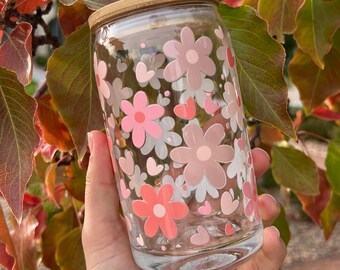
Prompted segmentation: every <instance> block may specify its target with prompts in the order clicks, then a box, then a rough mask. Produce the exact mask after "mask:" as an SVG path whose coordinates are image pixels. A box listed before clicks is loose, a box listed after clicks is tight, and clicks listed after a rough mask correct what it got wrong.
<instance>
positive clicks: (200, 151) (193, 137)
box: [170, 124, 234, 189]
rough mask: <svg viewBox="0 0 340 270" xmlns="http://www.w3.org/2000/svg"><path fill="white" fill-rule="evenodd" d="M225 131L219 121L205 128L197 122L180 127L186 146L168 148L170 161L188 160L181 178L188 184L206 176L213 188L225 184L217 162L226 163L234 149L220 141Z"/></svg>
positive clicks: (192, 183)
mask: <svg viewBox="0 0 340 270" xmlns="http://www.w3.org/2000/svg"><path fill="white" fill-rule="evenodd" d="M224 136H225V132H224V128H223V126H222V125H221V124H214V125H212V126H211V127H209V129H208V130H207V131H206V132H205V134H204V132H203V130H202V129H201V128H200V127H199V126H198V125H197V124H189V125H187V126H186V127H185V128H183V139H184V141H185V143H186V144H187V146H188V147H185V146H181V147H177V148H175V149H173V150H172V151H171V152H170V157H171V159H172V160H173V161H175V162H177V163H180V164H187V165H186V166H185V168H184V172H183V174H184V178H185V180H186V181H187V183H188V184H189V185H191V186H196V185H198V184H200V182H201V181H202V179H203V177H204V176H205V177H206V179H207V180H208V182H209V183H210V184H211V185H212V186H213V187H215V188H217V189H221V188H223V187H224V186H225V184H226V174H225V171H224V169H223V168H222V166H221V164H220V163H229V162H231V161H232V159H233V157H234V150H233V148H232V147H231V146H229V145H220V143H221V142H222V140H223V139H224Z"/></svg>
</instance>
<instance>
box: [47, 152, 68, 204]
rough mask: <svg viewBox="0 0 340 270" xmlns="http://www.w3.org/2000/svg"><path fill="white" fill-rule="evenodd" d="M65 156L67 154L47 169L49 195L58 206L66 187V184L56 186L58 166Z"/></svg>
mask: <svg viewBox="0 0 340 270" xmlns="http://www.w3.org/2000/svg"><path fill="white" fill-rule="evenodd" d="M65 158H66V156H65V157H64V158H62V159H60V160H59V161H58V162H56V163H52V164H50V165H49V166H48V168H47V170H46V175H45V186H46V191H47V195H48V196H49V197H50V199H51V200H52V202H53V203H54V204H55V205H56V206H59V202H60V199H61V196H60V195H61V194H60V193H62V192H63V191H64V189H65V187H64V185H57V186H56V184H55V183H56V179H57V168H58V165H59V163H60V162H62V161H63V160H64V159H65Z"/></svg>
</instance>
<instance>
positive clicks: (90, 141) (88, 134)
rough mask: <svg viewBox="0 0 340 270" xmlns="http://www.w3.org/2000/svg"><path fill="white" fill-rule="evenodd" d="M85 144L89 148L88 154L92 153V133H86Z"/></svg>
mask: <svg viewBox="0 0 340 270" xmlns="http://www.w3.org/2000/svg"><path fill="white" fill-rule="evenodd" d="M87 143H88V145H89V148H90V153H92V149H93V139H92V133H91V132H88V133H87Z"/></svg>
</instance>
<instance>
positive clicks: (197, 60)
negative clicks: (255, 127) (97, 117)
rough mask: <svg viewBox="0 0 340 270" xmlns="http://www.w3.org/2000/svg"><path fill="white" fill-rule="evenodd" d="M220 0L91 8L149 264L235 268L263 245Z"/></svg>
mask: <svg viewBox="0 0 340 270" xmlns="http://www.w3.org/2000/svg"><path fill="white" fill-rule="evenodd" d="M216 5H217V1H213V0H185V1H184V0H182V1H181V0H163V1H155V0H153V1H151V0H146V1H145V0H138V1H134V0H121V1H118V2H115V3H112V4H110V5H108V6H106V7H104V8H102V9H99V10H98V11H96V12H95V13H94V14H93V15H92V16H91V18H90V20H89V23H90V27H91V29H92V30H93V32H95V34H96V37H95V42H94V54H93V62H94V71H95V76H96V82H97V86H98V91H99V96H100V101H101V105H102V109H103V115H104V120H105V125H106V131H107V136H108V140H109V145H110V148H111V153H112V163H113V168H114V172H115V176H116V179H117V186H118V190H119V195H120V199H121V205H122V209H123V213H124V217H125V220H126V225H127V228H128V232H129V236H130V242H131V247H132V251H133V255H134V258H135V260H136V262H137V264H138V265H139V266H140V267H141V268H142V269H233V268H235V267H236V266H238V265H240V264H242V263H243V262H244V261H245V260H246V259H249V258H250V257H251V256H252V255H253V254H254V253H255V252H256V251H257V250H258V249H259V248H260V246H261V244H262V229H263V228H262V223H261V217H260V213H259V209H258V205H257V194H256V183H255V175H254V169H253V162H252V157H251V153H250V147H249V140H248V134H247V128H246V124H245V117H244V112H243V105H242V97H241V93H240V89H239V83H238V78H237V72H236V68H235V67H236V63H235V61H236V59H235V54H234V51H233V48H232V45H231V41H230V36H229V33H228V31H227V29H225V26H224V24H223V22H222V20H221V18H220V17H219V14H218V11H217V8H216Z"/></svg>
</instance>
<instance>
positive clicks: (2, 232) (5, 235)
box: [0, 205, 16, 269]
mask: <svg viewBox="0 0 340 270" xmlns="http://www.w3.org/2000/svg"><path fill="white" fill-rule="evenodd" d="M15 256H16V255H15V250H14V246H13V242H12V239H11V236H10V234H9V231H8V228H7V224H6V220H5V216H4V213H3V211H2V208H1V205H0V266H1V265H2V266H4V267H6V268H7V269H12V267H13V265H14V263H15Z"/></svg>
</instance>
